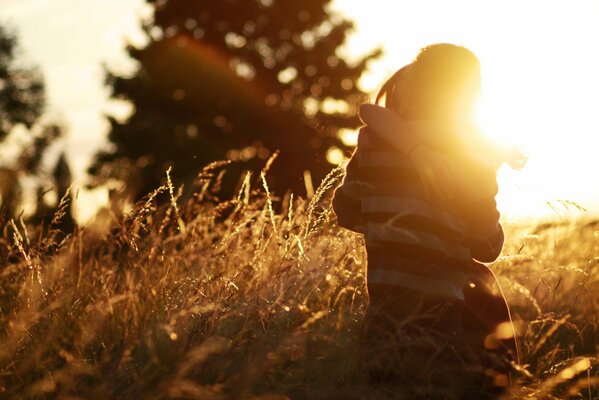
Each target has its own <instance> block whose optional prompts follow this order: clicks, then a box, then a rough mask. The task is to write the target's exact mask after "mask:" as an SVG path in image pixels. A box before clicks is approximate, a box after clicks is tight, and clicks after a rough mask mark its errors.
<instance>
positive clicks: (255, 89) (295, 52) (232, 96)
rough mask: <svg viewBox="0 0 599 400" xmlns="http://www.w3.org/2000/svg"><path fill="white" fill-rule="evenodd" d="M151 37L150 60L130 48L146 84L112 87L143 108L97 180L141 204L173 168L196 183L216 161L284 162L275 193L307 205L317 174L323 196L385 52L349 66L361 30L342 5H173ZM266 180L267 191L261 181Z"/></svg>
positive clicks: (159, 16) (121, 82)
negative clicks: (308, 181)
mask: <svg viewBox="0 0 599 400" xmlns="http://www.w3.org/2000/svg"><path fill="white" fill-rule="evenodd" d="M149 2H150V3H152V4H153V5H154V19H153V21H152V22H150V23H146V24H145V25H144V29H145V31H146V33H147V34H148V37H149V38H150V41H149V43H148V45H147V46H145V47H144V48H141V49H139V48H135V47H132V46H130V47H129V48H128V52H129V55H130V56H131V57H132V58H133V59H134V60H136V61H137V62H138V64H139V69H138V70H137V72H136V73H135V75H134V76H117V75H114V74H110V73H109V75H108V84H109V85H110V87H111V89H112V96H113V98H116V99H124V100H129V101H131V102H132V103H133V105H134V111H133V113H132V115H131V116H130V117H129V118H128V120H127V121H125V122H119V121H118V120H117V119H115V118H112V117H110V118H109V119H110V123H111V132H110V134H109V140H110V141H111V142H112V144H113V148H112V149H111V150H110V151H103V152H101V153H100V154H98V156H97V158H96V161H95V163H94V165H93V166H92V167H91V168H90V173H91V175H92V176H93V177H94V178H95V179H94V181H93V183H92V185H97V184H101V183H105V182H107V181H109V180H110V179H117V180H121V181H124V182H127V185H128V190H129V192H130V193H131V194H132V195H133V197H139V196H141V195H144V194H146V193H148V192H149V191H151V190H153V189H155V188H156V187H157V186H158V185H159V184H160V183H161V182H163V181H164V178H165V170H166V169H167V168H168V167H169V166H172V167H173V175H174V180H175V181H176V182H179V183H181V182H185V181H187V182H190V180H191V179H192V177H193V176H194V175H195V174H196V173H197V172H198V171H199V169H200V168H201V167H202V166H204V165H206V164H207V163H210V162H212V161H216V160H222V159H229V160H232V161H234V163H233V165H232V170H230V171H229V172H228V175H227V176H228V177H229V178H228V179H229V181H228V185H227V184H225V186H227V187H229V189H231V188H232V185H233V184H234V183H235V182H237V180H238V178H239V177H240V175H241V171H242V170H253V171H257V170H260V169H261V168H262V167H263V166H264V164H265V162H266V160H267V159H268V158H269V157H270V156H271V155H272V154H273V152H274V151H277V150H280V153H279V157H278V159H277V160H276V161H275V164H274V165H273V167H272V168H271V169H270V172H269V178H268V182H269V185H270V187H271V190H274V191H275V192H277V193H283V192H284V191H285V190H287V189H292V190H294V191H295V192H296V193H299V194H303V193H305V192H304V190H305V189H304V180H303V175H304V171H305V170H309V171H310V172H311V174H312V179H313V180H314V183H315V184H317V183H318V182H319V180H320V179H321V178H323V177H324V176H325V174H326V173H328V172H329V171H330V169H331V168H332V165H331V164H329V163H328V162H327V160H326V153H327V151H328V150H330V149H332V148H334V147H337V148H339V149H341V150H348V149H347V147H346V146H344V145H343V143H342V142H341V140H340V139H339V137H338V132H339V130H340V129H343V128H350V129H351V128H356V127H357V126H358V125H359V121H358V119H357V118H356V117H355V112H354V110H355V107H356V105H357V104H359V103H360V102H362V101H363V100H364V97H365V95H364V93H362V92H361V91H360V90H359V89H358V88H357V87H356V85H355V83H356V81H357V80H358V79H359V77H360V76H361V74H362V73H363V71H364V69H365V67H366V63H367V62H368V61H369V60H371V59H372V58H374V57H376V56H378V54H379V53H380V52H379V51H378V50H376V51H373V52H372V53H370V54H368V55H365V56H364V57H363V58H361V59H360V60H358V61H356V62H355V63H349V62H347V61H346V60H344V59H343V58H341V57H340V56H339V54H338V51H337V50H338V48H339V47H340V46H341V45H342V44H343V43H344V41H345V38H346V35H347V33H348V31H349V30H350V29H351V28H352V24H351V22H349V21H348V20H345V19H343V18H342V17H341V16H340V15H338V14H335V13H333V12H332V11H330V10H329V3H330V0H303V1H297V2H293V1H283V0H268V1H267V0H194V1H190V0H162V1H149ZM254 177H255V179H259V177H258V176H257V174H255V175H254Z"/></svg>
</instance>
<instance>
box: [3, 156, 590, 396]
mask: <svg viewBox="0 0 599 400" xmlns="http://www.w3.org/2000/svg"><path fill="white" fill-rule="evenodd" d="M223 167H225V166H224V165H223V164H220V163H217V164H213V165H210V166H208V167H207V168H206V169H205V170H204V171H203V172H202V173H201V174H200V175H199V176H198V178H197V180H196V182H195V184H194V187H193V188H192V190H191V193H192V194H191V195H188V196H186V199H185V200H183V199H182V196H181V194H182V193H183V191H182V190H181V189H180V188H175V187H173V186H172V184H171V183H170V179H169V180H168V184H167V185H166V186H165V187H160V188H158V189H157V190H156V191H154V192H153V193H151V194H149V195H148V196H147V197H146V198H145V199H144V200H143V201H141V202H140V203H138V204H136V205H135V206H134V207H133V209H132V210H131V211H130V212H129V213H127V214H126V215H122V216H113V217H112V220H111V222H110V226H109V228H108V229H107V230H105V229H104V230H103V229H97V228H94V227H93V226H90V227H87V228H79V229H77V230H76V231H75V232H74V233H73V234H72V235H70V236H68V237H66V238H63V237H62V235H61V233H60V232H58V231H56V230H55V229H54V228H53V226H52V225H51V226H49V227H26V226H25V225H24V224H21V223H20V222H18V221H17V222H15V221H10V222H7V223H6V224H4V228H3V231H2V237H1V239H0V246H1V247H0V263H1V271H0V274H1V279H0V328H1V329H0V398H18V399H27V398H70V399H112V398H115V399H134V398H143V399H167V398H169V399H170V398H172V399H279V398H280V399H284V398H292V399H318V398H323V399H324V398H339V399H341V398H373V399H375V398H384V395H383V394H382V393H378V392H376V391H375V390H373V389H372V388H368V387H367V386H366V385H365V384H364V382H363V380H362V379H361V377H360V375H359V373H358V365H357V363H358V361H357V357H356V351H355V348H356V340H357V334H358V331H359V327H360V321H361V318H362V316H363V314H364V311H365V308H366V304H367V297H366V290H365V285H364V272H365V253H364V246H363V241H362V238H361V237H360V236H359V235H355V234H353V233H351V232H349V231H346V230H343V229H340V228H339V227H338V226H337V225H336V224H335V218H334V214H333V213H332V211H331V209H330V206H329V203H330V195H331V192H332V189H333V188H334V186H335V185H336V184H337V183H338V180H339V179H340V177H341V173H342V171H340V170H334V171H332V172H331V174H330V175H329V177H327V179H325V181H324V183H323V184H322V185H321V186H320V188H319V189H318V190H317V191H316V193H315V194H314V196H313V197H312V198H311V199H310V200H306V199H303V198H299V197H295V196H293V195H290V194H287V195H285V196H284V197H282V198H276V197H274V196H273V195H272V194H271V193H270V192H269V191H268V176H262V177H261V179H257V180H254V181H255V182H254V186H251V183H252V179H251V177H250V176H249V175H248V176H247V177H246V179H244V180H243V185H242V187H241V189H240V191H239V194H238V195H237V196H235V197H234V198H233V199H231V200H227V201H219V200H218V199H216V198H215V194H214V193H213V192H214V191H215V190H216V189H217V188H218V186H219V184H218V179H217V178H218V177H219V176H220V174H219V171H220V170H221V169H222V168H223ZM256 182H257V184H256ZM159 200H160V201H159ZM157 204H164V205H162V206H158V205H157ZM42 228H43V229H42ZM506 229H507V237H508V242H507V244H506V247H505V249H504V252H503V256H502V257H501V258H500V259H499V260H498V261H497V262H496V263H494V264H493V265H492V268H493V270H494V271H495V272H496V273H497V274H498V276H499V277H500V279H501V283H502V285H503V288H504V291H505V292H506V296H507V297H508V299H509V301H510V303H511V305H512V308H513V314H514V318H515V320H516V323H517V328H518V332H519V341H520V347H521V349H522V351H523V356H524V358H523V362H524V363H523V365H521V366H520V367H519V370H520V375H521V377H520V379H519V382H518V385H516V387H515V389H514V391H513V393H512V395H511V397H512V398H515V399H525V398H526V399H531V400H532V399H545V398H547V399H549V398H566V397H568V396H570V397H573V398H582V399H597V398H599V391H598V390H597V386H598V385H599V373H598V371H599V365H598V364H599V361H598V358H597V356H598V354H597V353H598V346H599V316H598V313H597V311H596V310H597V309H598V306H599V278H598V272H599V266H598V264H599V243H598V240H599V239H598V238H599V222H587V223H584V224H581V223H574V222H568V223H560V224H547V225H535V226H508V227H507V228H506ZM42 232H43V233H42ZM406 393H407V392H406ZM396 395H397V397H399V398H401V397H402V393H396Z"/></svg>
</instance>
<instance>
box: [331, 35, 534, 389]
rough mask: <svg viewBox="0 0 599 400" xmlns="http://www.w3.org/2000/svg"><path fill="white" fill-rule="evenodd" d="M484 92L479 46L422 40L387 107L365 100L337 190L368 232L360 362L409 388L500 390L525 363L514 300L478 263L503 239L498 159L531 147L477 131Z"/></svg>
mask: <svg viewBox="0 0 599 400" xmlns="http://www.w3.org/2000/svg"><path fill="white" fill-rule="evenodd" d="M479 92H480V65H479V61H478V59H477V58H476V56H475V55H474V54H473V53H472V52H470V51H469V50H467V49H465V48H463V47H460V46H454V45H449V44H437V45H432V46H428V47H426V48H424V49H422V50H421V52H420V53H419V55H418V56H417V58H416V59H415V60H414V61H413V62H412V63H411V64H409V65H407V66H405V67H404V68H402V69H400V70H399V71H398V72H397V73H396V74H394V75H393V77H391V79H389V80H388V81H387V82H386V83H385V84H384V85H383V88H382V89H381V92H380V93H379V95H378V97H377V103H378V102H379V101H380V100H381V99H382V98H383V97H385V107H379V106H375V105H363V106H362V107H361V109H360V116H361V118H362V120H363V121H364V122H365V123H366V126H365V127H363V128H362V129H361V130H360V133H359V137H358V146H357V148H356V150H355V153H354V154H353V156H352V158H351V160H350V162H349V164H348V165H347V168H346V176H345V179H344V181H343V184H342V185H341V186H340V187H339V188H338V189H337V191H336V192H335V197H334V200H333V207H334V210H335V213H336V214H337V217H338V222H339V224H340V225H341V226H343V227H345V228H347V229H350V230H353V231H356V232H359V233H362V234H363V235H364V237H365V242H366V249H367V254H368V267H367V268H368V271H367V286H368V294H369V297H370V304H369V307H368V310H367V312H366V316H365V320H364V324H363V329H362V335H361V343H360V346H361V349H360V350H361V360H362V361H361V363H362V367H363V368H364V370H365V372H366V373H367V375H368V379H369V381H370V382H371V383H372V384H381V385H389V386H391V387H396V388H397V393H406V392H404V390H406V391H407V390H411V392H410V396H411V397H410V398H423V399H431V398H462V399H467V398H468V399H470V398H471V399H484V398H496V397H497V396H499V395H500V394H501V393H502V392H504V391H505V388H506V387H507V386H508V385H509V383H510V378H509V375H510V371H511V368H510V362H513V361H515V362H517V357H518V356H517V349H516V343H515V339H514V331H513V326H512V323H511V319H510V315H509V310H508V307H507V304H506V302H505V300H504V298H503V296H502V294H501V291H500V289H499V287H498V285H497V281H496V279H495V277H494V276H493V274H492V273H491V271H490V270H489V269H488V268H487V267H486V266H485V265H484V264H481V262H492V261H494V260H495V259H496V258H497V257H498V256H499V254H500V252H501V249H502V246H503V241H504V235H503V230H502V227H501V225H500V223H499V212H498V211H497V207H496V202H495V195H496V193H497V190H498V187H497V183H496V171H497V168H498V167H499V165H500V164H501V163H502V162H504V161H508V157H510V156H512V154H513V155H514V157H512V158H513V159H512V160H511V164H512V165H513V166H514V167H517V166H519V165H517V164H518V162H520V163H521V162H523V158H521V157H520V158H519V157H518V156H519V155H518V154H517V153H512V154H508V153H507V152H505V151H500V150H496V149H494V148H493V147H492V146H490V145H489V144H488V143H487V142H485V141H484V140H483V139H482V138H481V137H480V136H479V135H480V134H479V132H477V131H476V129H475V128H474V124H473V122H472V121H473V118H472V117H473V109H474V107H473V106H474V103H475V101H476V99H477V98H478V95H479Z"/></svg>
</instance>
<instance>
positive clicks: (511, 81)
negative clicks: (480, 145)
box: [334, 0, 599, 219]
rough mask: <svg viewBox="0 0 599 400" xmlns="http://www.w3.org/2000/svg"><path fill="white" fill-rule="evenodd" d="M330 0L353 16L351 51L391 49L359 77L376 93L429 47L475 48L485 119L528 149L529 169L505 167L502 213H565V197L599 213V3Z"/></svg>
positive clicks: (498, 136) (489, 128) (488, 128)
mask: <svg viewBox="0 0 599 400" xmlns="http://www.w3.org/2000/svg"><path fill="white" fill-rule="evenodd" d="M334 4H335V8H336V9H337V10H339V11H340V12H342V13H344V14H346V15H348V16H349V17H350V18H352V19H354V20H355V21H356V28H357V30H356V34H355V35H354V36H353V38H352V39H351V40H350V43H348V45H347V48H346V49H345V52H346V54H349V55H358V54H361V53H364V52H365V51H367V49H369V48H372V47H375V46H382V47H383V48H384V50H385V56H384V57H383V58H382V59H381V60H380V61H379V62H377V63H373V64H372V65H371V71H370V73H369V74H368V75H367V76H365V77H364V78H363V79H362V81H361V82H360V85H361V86H362V88H364V89H365V90H367V91H368V92H370V93H374V92H375V91H376V90H377V89H378V86H379V85H380V84H381V83H382V82H383V81H384V79H385V78H386V77H388V76H389V75H390V74H391V73H392V72H393V71H395V70H396V69H398V68H400V67H401V66H403V65H405V64H407V63H409V62H410V61H411V60H412V59H413V58H414V56H415V55H416V54H417V52H418V50H419V49H420V48H422V47H424V46H426V45H429V44H432V43H439V42H448V43H455V44H459V45H463V46H466V47H468V48H470V49H471V50H472V51H474V52H475V54H477V56H478V57H479V59H480V60H481V64H482V73H483V96H482V98H481V101H480V107H479V113H478V117H479V122H480V124H481V125H482V126H483V128H484V130H485V132H486V134H488V135H489V136H490V137H491V138H492V139H493V140H495V141H497V142H499V143H503V144H513V145H516V146H518V147H520V148H521V149H522V150H524V152H525V153H526V154H527V155H528V156H529V163H528V165H527V167H526V168H525V169H524V170H523V171H519V172H515V171H511V170H509V168H505V167H504V168H502V169H501V170H500V173H499V178H498V179H499V183H500V193H499V195H498V198H497V199H498V203H499V207H500V209H501V211H502V213H503V215H504V216H506V217H507V218H510V219H511V218H518V217H528V216H530V217H537V216H540V215H552V214H553V215H555V212H557V213H558V214H560V215H562V214H565V212H566V210H565V207H564V204H567V203H566V202H563V201H560V200H567V201H571V202H574V203H578V204H580V205H582V206H583V207H585V208H587V209H589V210H591V211H594V212H596V211H599V207H598V205H599V176H596V175H599V156H598V155H597V153H598V152H599V122H598V118H597V115H598V114H599V73H597V71H599V56H597V55H596V54H594V53H596V52H595V51H594V49H597V48H598V47H599V24H597V22H596V21H598V20H599V3H598V2H596V1H591V0H580V1H576V2H567V1H537V0H530V1H526V2H523V1H514V0H508V1H502V2H480V1H465V0H458V1H452V2H444V1H430V0H425V1H413V2H403V1H402V2H391V1H388V0H371V1H369V2H358V1H355V0H337V1H336V2H335V3H334ZM548 203H549V204H548Z"/></svg>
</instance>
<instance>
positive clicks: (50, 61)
mask: <svg viewBox="0 0 599 400" xmlns="http://www.w3.org/2000/svg"><path fill="white" fill-rule="evenodd" d="M334 6H335V8H337V9H339V10H341V11H343V12H344V13H346V14H347V15H348V16H349V17H351V18H352V19H354V20H355V21H356V26H357V31H356V33H355V35H354V36H353V37H352V38H351V39H350V41H349V42H348V46H347V48H346V49H345V50H344V51H345V52H346V53H347V54H360V53H363V52H365V51H367V50H368V49H370V48H372V47H374V46H376V45H382V46H384V48H385V50H386V56H385V57H384V58H383V59H382V60H381V61H380V62H376V63H373V64H372V72H371V73H370V74H369V75H368V76H366V77H365V78H364V79H363V81H362V85H363V86H364V87H365V88H367V89H370V90H374V89H375V88H376V87H377V85H379V84H380V83H382V80H383V79H384V77H385V76H386V75H388V74H389V73H391V72H392V71H393V70H395V69H397V68H399V67H401V66H402V65H404V64H406V63H408V62H409V61H410V60H411V59H412V58H413V57H414V56H415V55H416V53H417V51H418V49H419V48H421V47H423V46H425V45H427V44H430V43H435V42H452V43H456V44H462V45H466V46H467V47H469V48H471V49H472V50H473V51H474V52H475V53H476V54H477V55H478V56H479V57H480V59H481V61H482V65H483V79H484V85H485V87H484V88H485V100H486V103H485V104H486V111H487V112H486V114H485V122H486V124H487V126H488V127H490V130H491V131H492V132H493V133H495V134H496V135H497V136H501V137H503V138H506V139H509V140H510V141H512V142H514V143H516V144H519V145H521V146H523V147H524V148H525V149H526V150H527V152H528V154H529V156H530V163H529V166H528V168H527V169H526V170H525V171H523V172H521V173H509V172H503V173H502V174H501V176H500V186H501V192H500V196H499V203H500V208H501V209H502V211H503V212H504V214H506V215H508V216H510V217H517V216H522V215H529V214H534V215H538V214H544V213H548V212H550V209H549V208H548V207H547V206H546V205H545V204H544V203H545V201H555V200H558V199H566V200H572V201H576V202H579V203H581V204H582V205H583V206H585V207H587V208H589V209H592V210H594V211H597V210H599V207H598V205H599V185H597V184H596V182H597V180H598V179H597V178H596V176H595V175H596V174H597V172H599V161H598V157H597V156H596V155H595V153H596V152H597V150H598V149H599V122H598V121H597V118H596V116H597V114H598V112H599V97H598V94H599V78H598V76H597V73H596V71H599V24H598V23H597V21H599V1H596V0H560V1H556V0H502V1H482V0H453V1H446V0H437V1H432V0H418V1H412V2H407V1H398V0H369V1H363V0H336V1H335V2H334ZM148 15H149V9H148V7H147V6H145V5H144V1H143V0H85V1H82V0H0V22H2V23H3V24H9V25H10V26H12V27H13V28H16V29H17V32H18V35H19V41H20V44H21V48H22V55H23V60H24V61H25V62H30V63H35V64H38V65H40V66H41V67H42V69H43V72H44V74H45V81H46V84H47V94H48V99H49V112H51V113H52V114H53V115H57V116H61V117H63V118H64V119H65V120H66V121H67V123H68V127H69V128H70V129H69V136H68V138H67V142H68V149H69V157H70V160H71V162H72V164H73V168H74V172H75V175H76V177H77V178H79V179H81V178H82V177H83V174H84V172H85V167H86V163H87V162H88V160H89V158H90V156H91V154H93V152H94V151H95V150H96V149H97V148H98V146H101V145H102V143H103V136H104V135H105V134H106V130H107V124H106V122H105V121H104V120H103V118H102V113H103V112H104V111H105V110H107V109H108V103H107V96H108V92H107V90H106V89H105V88H104V87H103V82H102V79H103V72H102V63H106V64H107V65H108V66H110V67H111V68H112V69H115V68H119V69H122V70H123V71H128V70H129V71H130V70H131V69H132V68H134V65H133V64H132V62H131V61H129V60H128V59H127V57H126V54H125V52H124V50H123V46H124V43H125V42H126V40H131V41H133V42H135V43H143V41H144V38H143V35H142V34H141V32H140V31H139V28H138V26H139V25H138V20H139V19H140V18H144V17H147V16H148ZM82 199H84V200H85V199H86V197H85V196H84V195H82ZM85 201H87V200H85Z"/></svg>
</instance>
